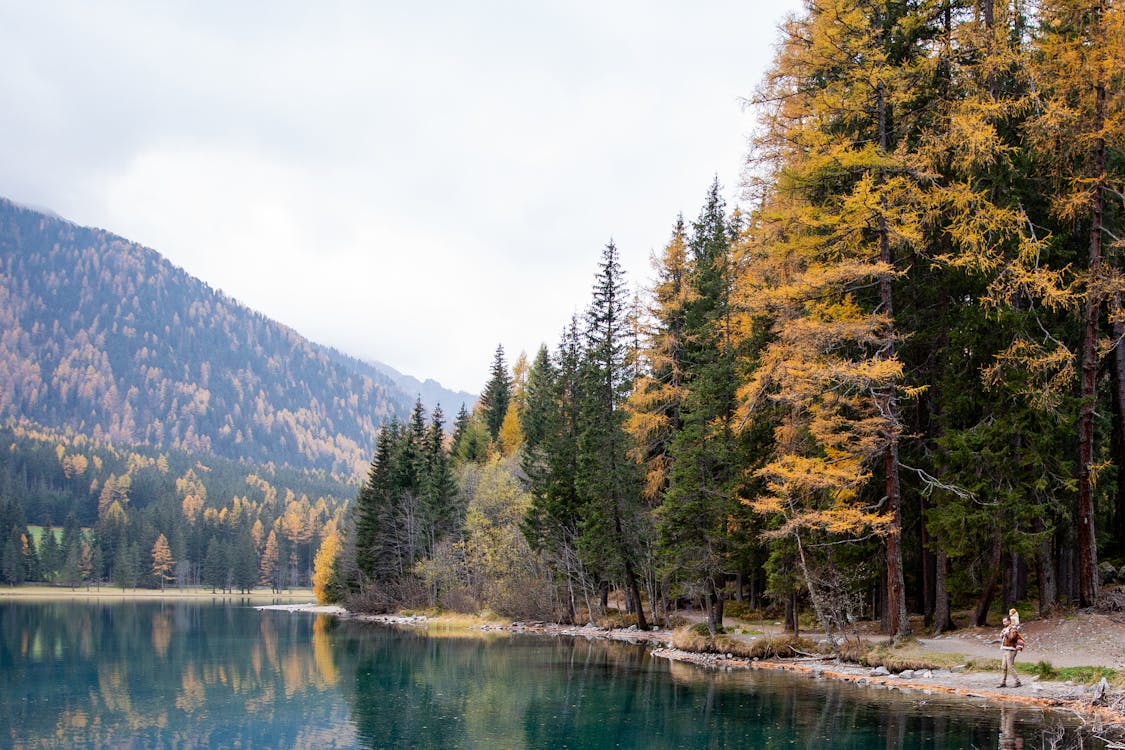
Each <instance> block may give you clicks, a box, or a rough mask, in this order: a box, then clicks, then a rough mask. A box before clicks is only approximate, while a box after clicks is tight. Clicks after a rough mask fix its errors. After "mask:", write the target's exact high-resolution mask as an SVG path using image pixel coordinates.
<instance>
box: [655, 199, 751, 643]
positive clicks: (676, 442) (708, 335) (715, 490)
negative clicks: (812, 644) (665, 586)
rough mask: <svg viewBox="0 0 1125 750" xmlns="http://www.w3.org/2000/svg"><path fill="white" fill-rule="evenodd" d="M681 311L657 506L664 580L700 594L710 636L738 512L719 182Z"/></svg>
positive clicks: (694, 244)
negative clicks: (673, 410)
mask: <svg viewBox="0 0 1125 750" xmlns="http://www.w3.org/2000/svg"><path fill="white" fill-rule="evenodd" d="M689 248H690V261H691V263H690V266H689V267H690V273H689V274H688V276H687V278H686V280H685V281H686V284H687V286H688V291H687V293H686V304H685V305H684V308H683V326H682V331H681V343H682V354H681V362H680V365H681V369H682V380H683V387H682V389H681V393H682V396H681V399H680V402H679V404H678V411H679V421H680V428H679V429H678V430H677V431H676V433H675V435H674V437H673V438H672V440H671V444H670V445H669V447H668V454H669V457H670V463H671V471H670V473H669V476H668V480H669V481H668V487H667V490H666V492H665V493H664V498H663V502H662V503H661V504H660V507H659V508H658V511H657V515H658V523H657V528H658V530H659V533H660V543H659V547H658V551H659V554H660V557H661V560H662V565H663V566H664V568H665V575H666V576H667V577H669V578H671V579H673V580H678V581H680V582H682V583H683V584H686V585H688V586H689V587H691V588H693V589H695V590H698V591H700V592H701V593H702V595H703V597H704V599H705V601H706V602H707V615H708V616H707V624H708V626H709V627H710V629H711V631H712V633H714V632H716V631H717V630H718V629H719V628H720V627H721V626H722V621H723V598H722V594H721V591H722V589H723V585H724V582H725V575H726V571H727V569H728V568H729V567H730V564H729V559H728V557H729V555H730V553H731V550H732V546H731V542H732V541H733V540H732V539H731V537H730V519H731V517H732V515H733V514H734V513H735V512H736V511H737V509H738V506H739V503H738V502H737V499H736V495H737V493H736V489H735V480H736V478H737V476H738V457H737V455H736V451H735V439H734V432H733V424H732V419H733V416H734V410H735V382H736V380H735V371H734V362H735V352H734V348H733V338H732V335H731V321H730V303H731V300H730V294H731V291H730V290H731V282H732V277H731V271H730V236H729V234H728V227H727V222H726V216H725V211H724V205H723V201H722V197H721V195H720V187H719V183H718V181H717V180H716V181H715V182H714V183H713V184H712V185H711V188H710V190H709V191H708V196H707V203H706V205H705V206H704V208H703V210H702V212H701V214H700V217H699V220H698V221H697V222H695V223H694V224H693V226H692V236H691V240H690V242H689Z"/></svg>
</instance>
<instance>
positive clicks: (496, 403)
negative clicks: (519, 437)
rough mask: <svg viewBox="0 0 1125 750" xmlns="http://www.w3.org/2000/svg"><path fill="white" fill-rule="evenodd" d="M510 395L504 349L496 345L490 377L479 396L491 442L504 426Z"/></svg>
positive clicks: (510, 389)
mask: <svg viewBox="0 0 1125 750" xmlns="http://www.w3.org/2000/svg"><path fill="white" fill-rule="evenodd" d="M511 395H512V381H511V378H510V376H509V375H508V366H507V365H506V364H504V347H503V346H502V345H498V346H497V347H496V354H495V355H494V356H493V358H492V371H491V375H490V377H489V379H488V383H487V384H486V385H485V387H484V393H482V394H481V396H480V409H481V411H482V412H483V414H484V421H485V424H486V425H487V426H488V434H489V436H491V438H492V440H493V441H496V440H497V439H498V438H499V437H500V428H501V427H502V426H503V425H504V417H505V416H506V415H507V413H508V401H509V400H510V399H511Z"/></svg>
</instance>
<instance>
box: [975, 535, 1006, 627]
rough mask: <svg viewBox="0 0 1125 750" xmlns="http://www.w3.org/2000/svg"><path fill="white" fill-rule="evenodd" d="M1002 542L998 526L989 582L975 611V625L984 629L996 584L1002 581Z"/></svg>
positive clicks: (989, 567) (993, 540)
mask: <svg viewBox="0 0 1125 750" xmlns="http://www.w3.org/2000/svg"><path fill="white" fill-rule="evenodd" d="M1002 541H1003V540H1002V538H1001V535H1000V526H999V525H997V526H996V531H995V533H994V534H993V537H992V556H991V558H990V559H989V562H988V571H989V573H988V580H987V581H986V582H985V584H984V589H983V590H982V591H981V592H980V596H979V597H978V598H977V604H976V607H975V608H974V609H973V625H976V626H977V627H984V626H985V625H987V624H988V608H989V607H990V606H992V597H993V596H995V595H996V584H997V583H999V581H1000V574H1001V569H1000V562H1001V559H1002V557H1003V546H1002Z"/></svg>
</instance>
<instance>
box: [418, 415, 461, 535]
mask: <svg viewBox="0 0 1125 750" xmlns="http://www.w3.org/2000/svg"><path fill="white" fill-rule="evenodd" d="M423 465H424V467H425V470H424V477H423V482H422V498H423V499H422V504H423V508H424V510H425V523H426V525H427V527H428V530H429V534H428V536H429V542H428V545H427V549H426V551H427V553H428V552H429V551H430V550H432V549H433V548H434V546H435V545H436V544H437V543H438V542H439V541H441V540H443V539H449V538H451V537H453V536H454V535H455V534H456V533H457V530H458V529H459V528H460V526H461V521H462V519H461V517H460V516H461V513H460V512H459V509H458V508H457V504H456V500H457V482H456V480H455V479H454V478H453V470H452V469H451V467H450V461H449V454H448V453H447V452H446V450H445V427H444V415H443V414H442V411H441V406H440V405H439V406H435V407H434V412H433V414H432V415H431V416H430V425H429V427H428V428H427V430H426V435H425V438H424V449H423Z"/></svg>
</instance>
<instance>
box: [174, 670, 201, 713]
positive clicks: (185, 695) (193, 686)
mask: <svg viewBox="0 0 1125 750" xmlns="http://www.w3.org/2000/svg"><path fill="white" fill-rule="evenodd" d="M206 700H207V692H206V690H205V689H204V687H203V683H202V682H200V681H199V678H198V677H197V676H196V674H195V665H194V664H190V663H189V664H188V665H187V668H186V669H184V672H183V676H182V677H181V678H180V691H179V693H178V694H177V695H176V708H178V709H180V710H181V711H183V712H184V713H186V714H192V713H195V712H196V711H197V710H199V709H200V708H202V706H203V704H204V702H205V701H206Z"/></svg>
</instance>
